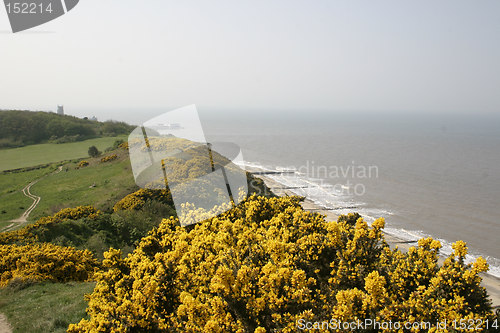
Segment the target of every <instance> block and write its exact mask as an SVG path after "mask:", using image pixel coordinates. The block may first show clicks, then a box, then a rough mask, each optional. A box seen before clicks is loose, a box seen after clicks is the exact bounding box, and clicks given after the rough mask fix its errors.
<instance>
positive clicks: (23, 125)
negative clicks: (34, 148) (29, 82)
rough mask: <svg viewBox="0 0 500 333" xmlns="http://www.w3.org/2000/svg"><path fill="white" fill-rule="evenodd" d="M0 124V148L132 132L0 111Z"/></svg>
mask: <svg viewBox="0 0 500 333" xmlns="http://www.w3.org/2000/svg"><path fill="white" fill-rule="evenodd" d="M0 124H2V131H0V148H13V147H22V146H26V145H32V144H38V143H47V142H52V143H66V142H76V141H82V140H86V139H90V138H96V137H102V136H117V135H127V134H128V133H130V132H131V131H132V130H133V129H134V127H133V126H130V125H128V124H126V123H122V122H114V121H106V122H97V121H90V120H88V119H80V118H77V117H73V116H61V115H57V114H55V113H51V112H31V111H0Z"/></svg>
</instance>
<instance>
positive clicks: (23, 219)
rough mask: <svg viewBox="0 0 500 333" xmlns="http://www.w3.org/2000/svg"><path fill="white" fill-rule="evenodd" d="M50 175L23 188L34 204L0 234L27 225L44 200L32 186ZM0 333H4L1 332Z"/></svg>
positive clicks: (60, 169) (58, 170)
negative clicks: (17, 225) (29, 218)
mask: <svg viewBox="0 0 500 333" xmlns="http://www.w3.org/2000/svg"><path fill="white" fill-rule="evenodd" d="M61 171H62V166H60V167H59V168H58V169H57V170H56V171H54V172H53V173H52V174H54V175H55V174H57V173H59V172H61ZM47 176H48V175H45V176H43V177H42V178H38V179H36V180H34V181H32V182H31V183H29V184H28V185H26V186H25V187H24V188H23V194H24V195H25V196H26V197H28V198H30V199H31V200H33V203H32V204H31V206H29V208H28V209H26V211H25V212H24V213H23V215H21V216H20V217H19V218H17V219H14V220H11V221H10V222H11V224H9V225H8V226H6V227H4V228H3V229H1V230H0V232H2V231H9V230H10V229H12V228H13V227H14V226H15V225H16V224H22V223H26V221H27V220H28V217H29V216H30V214H31V212H32V211H33V210H34V209H35V208H36V206H38V203H39V202H40V200H41V199H42V198H41V197H39V196H37V195H34V194H32V193H31V192H30V190H31V186H33V185H35V184H36V183H38V182H39V181H40V180H42V179H43V178H45V177H47ZM0 333H2V332H1V331H0Z"/></svg>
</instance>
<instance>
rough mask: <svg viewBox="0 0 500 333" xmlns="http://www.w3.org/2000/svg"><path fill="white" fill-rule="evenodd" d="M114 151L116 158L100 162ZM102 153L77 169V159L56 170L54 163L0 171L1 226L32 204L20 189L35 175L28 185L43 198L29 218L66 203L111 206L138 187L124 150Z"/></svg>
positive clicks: (65, 205) (69, 204)
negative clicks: (38, 167) (13, 170)
mask: <svg viewBox="0 0 500 333" xmlns="http://www.w3.org/2000/svg"><path fill="white" fill-rule="evenodd" d="M114 153H116V154H118V156H119V158H118V159H117V160H115V161H112V162H107V163H100V159H101V157H103V156H106V155H108V154H114ZM101 157H98V158H95V159H90V158H87V159H86V160H87V161H88V162H89V163H90V165H89V166H87V167H84V168H80V169H78V168H77V163H76V162H71V163H66V164H64V166H63V171H61V172H59V173H57V174H54V171H55V170H57V166H56V165H55V164H54V165H51V166H50V167H47V168H44V169H38V170H31V171H24V172H16V173H0V184H1V186H0V229H1V228H3V227H5V226H6V225H8V224H9V223H8V221H10V220H12V219H16V218H19V217H20V216H21V215H22V213H23V212H24V211H25V210H26V209H27V208H28V207H29V206H30V205H31V203H32V202H33V201H32V200H31V199H29V198H27V197H26V196H24V195H23V194H22V189H23V188H24V187H25V186H26V185H27V184H29V183H30V182H31V181H33V180H35V179H40V180H39V181H38V182H37V183H36V184H35V185H33V186H32V187H31V193H32V194H34V195H37V196H40V197H41V198H42V199H41V200H40V203H39V204H38V206H37V208H36V209H35V210H33V212H32V213H31V215H30V216H29V218H28V221H31V222H33V221H35V220H36V219H38V218H40V217H42V216H48V215H52V214H54V213H56V212H58V211H59V210H60V209H62V208H66V207H76V206H83V205H93V206H95V207H97V208H99V209H110V208H112V207H113V206H114V204H115V203H116V202H117V201H118V200H120V199H121V198H123V197H124V196H125V195H127V194H129V193H131V192H133V191H135V190H136V189H137V186H136V185H135V182H134V177H133V174H132V170H131V166H130V161H129V158H128V154H127V153H126V152H125V151H123V150H121V149H118V150H116V151H113V152H109V153H104V154H103V155H102V156H101ZM66 170H67V171H66ZM94 184H95V186H93V185H94ZM3 212H5V213H3Z"/></svg>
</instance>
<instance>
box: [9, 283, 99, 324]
mask: <svg viewBox="0 0 500 333" xmlns="http://www.w3.org/2000/svg"><path fill="white" fill-rule="evenodd" d="M94 285H95V283H94V282H84V283H81V282H80V283H76V282H70V283H41V284H34V285H31V286H28V287H26V288H24V289H21V290H16V289H14V288H11V287H6V288H3V289H0V312H1V313H3V314H4V315H5V316H6V317H7V319H8V321H9V323H10V325H11V326H12V328H13V331H14V332H22V333H24V332H30V333H38V332H40V333H46V332H58V333H59V332H66V329H67V328H68V325H69V324H71V323H77V322H79V321H80V320H81V319H82V318H84V317H86V313H85V308H86V307H87V303H86V302H85V300H84V298H83V296H84V294H89V293H91V292H92V290H93V288H94Z"/></svg>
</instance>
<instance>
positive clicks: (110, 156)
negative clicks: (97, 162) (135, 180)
mask: <svg viewBox="0 0 500 333" xmlns="http://www.w3.org/2000/svg"><path fill="white" fill-rule="evenodd" d="M117 158H118V155H116V154H113V155H108V156H104V157H103V158H101V163H106V162H111V161H114V160H116V159H117Z"/></svg>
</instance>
